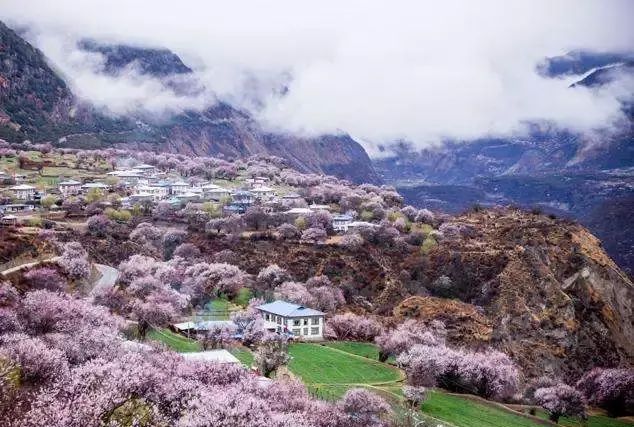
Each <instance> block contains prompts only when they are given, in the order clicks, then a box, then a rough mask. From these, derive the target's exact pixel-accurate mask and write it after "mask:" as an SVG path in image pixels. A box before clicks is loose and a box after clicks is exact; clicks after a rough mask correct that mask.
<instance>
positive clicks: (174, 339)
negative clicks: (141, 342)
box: [147, 328, 201, 353]
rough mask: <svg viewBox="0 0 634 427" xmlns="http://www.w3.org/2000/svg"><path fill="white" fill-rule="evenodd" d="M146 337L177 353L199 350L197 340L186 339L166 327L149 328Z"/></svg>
mask: <svg viewBox="0 0 634 427" xmlns="http://www.w3.org/2000/svg"><path fill="white" fill-rule="evenodd" d="M147 339H149V340H153V341H159V342H162V343H163V344H165V345H167V346H168V347H169V348H171V349H172V350H174V351H177V352H179V353H191V352H194V351H200V350H201V348H200V344H198V342H196V341H194V340H192V339H188V338H186V337H184V336H182V335H178V334H175V333H174V332H172V331H170V330H169V329H166V328H161V329H152V330H150V331H149V332H148V333H147Z"/></svg>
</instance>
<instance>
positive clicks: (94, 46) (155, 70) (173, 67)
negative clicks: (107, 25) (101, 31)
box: [77, 39, 192, 77]
mask: <svg viewBox="0 0 634 427" xmlns="http://www.w3.org/2000/svg"><path fill="white" fill-rule="evenodd" d="M77 46H78V47H79V48H80V49H81V50H84V51H87V52H95V53H100V54H101V55H103V57H104V59H105V62H104V69H103V71H104V72H105V73H106V74H110V75H116V74H118V73H119V72H121V70H123V69H124V68H126V67H128V66H134V67H136V68H137V69H138V70H139V71H140V72H141V74H148V75H151V76H154V77H167V76H172V75H178V74H189V73H191V72H192V70H191V68H189V67H188V66H187V65H185V64H184V63H183V61H182V60H181V59H180V57H179V56H178V55H176V54H175V53H174V52H172V51H171V50H169V49H163V48H148V47H138V46H129V45H122V44H105V43H101V42H98V41H96V40H92V39H83V40H81V41H80V42H79V43H78V44H77Z"/></svg>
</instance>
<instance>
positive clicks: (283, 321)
mask: <svg viewBox="0 0 634 427" xmlns="http://www.w3.org/2000/svg"><path fill="white" fill-rule="evenodd" d="M256 308H257V309H258V310H259V311H260V313H262V317H263V318H264V327H265V328H266V329H268V330H269V331H272V332H278V333H288V332H290V333H292V334H293V335H294V336H295V337H297V338H301V339H304V340H322V339H324V317H325V313H323V312H321V311H319V310H315V309H312V308H308V307H304V306H303V305H299V304H293V303H290V302H286V301H280V300H278V301H274V302H271V303H268V304H262V305H260V306H258V307H256Z"/></svg>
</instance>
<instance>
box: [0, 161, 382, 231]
mask: <svg viewBox="0 0 634 427" xmlns="http://www.w3.org/2000/svg"><path fill="white" fill-rule="evenodd" d="M130 161H131V159H123V162H124V163H130ZM5 164H6V162H5ZM75 172H76V171H73V172H72V173H70V174H67V175H66V176H64V175H55V174H52V175H48V176H47V179H46V180H42V179H39V178H41V175H39V173H28V172H27V171H22V173H15V172H12V171H10V170H6V169H0V196H1V197H2V198H1V199H0V200H2V204H0V215H2V216H1V217H0V224H3V225H16V224H18V223H25V224H26V223H28V222H29V221H36V222H37V221H39V220H38V218H50V219H62V218H65V217H76V218H77V217H82V216H83V217H85V216H89V215H90V210H86V206H87V205H89V204H97V205H98V206H99V207H101V208H102V209H105V208H108V207H112V208H117V209H124V210H129V211H136V212H138V211H140V210H144V211H151V210H152V209H154V208H155V207H156V206H157V205H159V204H161V205H162V206H168V207H169V208H171V209H173V210H180V209H182V208H184V207H186V206H187V205H189V206H190V208H192V209H195V208H198V209H201V210H202V209H208V210H209V209H212V210H213V211H214V213H215V216H220V217H226V216H230V215H232V214H244V213H246V211H247V209H248V208H250V207H252V206H257V207H259V208H261V209H262V211H263V212H265V213H280V214H285V215H287V216H288V217H289V218H291V220H295V219H297V218H300V217H305V216H307V215H310V214H312V213H315V212H319V211H324V212H332V209H333V207H332V206H331V205H328V204H316V203H314V202H313V203H310V204H309V203H308V202H307V201H306V199H305V198H303V197H302V196H300V195H299V194H297V193H296V192H294V191H291V190H292V189H289V188H288V187H286V186H279V185H275V184H272V183H270V182H269V178H268V177H264V176H249V177H244V178H243V179H242V180H232V181H227V180H216V182H213V181H203V180H200V179H195V180H191V181H187V180H186V179H185V178H184V177H183V176H181V175H180V174H178V173H172V174H168V173H166V172H161V171H159V170H157V167H156V166H152V165H148V164H142V163H138V164H134V165H133V166H130V167H126V168H117V169H115V170H112V171H108V172H102V173H93V174H90V176H89V177H88V178H86V177H84V178H78V177H77V176H76V173H75ZM356 216H357V215H356V214H355V213H354V212H347V213H335V214H334V215H333V216H332V220H331V226H332V228H333V229H334V231H335V232H338V233H346V232H348V231H353V230H357V229H359V228H362V227H377V226H378V225H377V224H376V223H372V222H370V221H364V220H361V219H357V218H356ZM34 218H35V219H34Z"/></svg>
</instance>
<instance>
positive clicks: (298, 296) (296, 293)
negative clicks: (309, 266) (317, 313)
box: [273, 282, 316, 307]
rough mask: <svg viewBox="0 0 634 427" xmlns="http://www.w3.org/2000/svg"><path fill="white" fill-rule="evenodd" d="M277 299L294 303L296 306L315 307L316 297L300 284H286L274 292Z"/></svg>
mask: <svg viewBox="0 0 634 427" xmlns="http://www.w3.org/2000/svg"><path fill="white" fill-rule="evenodd" d="M273 296H274V298H275V299H280V300H284V301H289V302H294V303H295V304H300V305H305V306H308V307H313V306H314V305H315V302H316V301H315V297H314V296H313V295H312V294H311V293H310V292H308V289H306V286H304V285H303V284H301V283H298V282H284V283H282V284H281V285H280V286H278V287H277V288H275V290H274V292H273Z"/></svg>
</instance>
